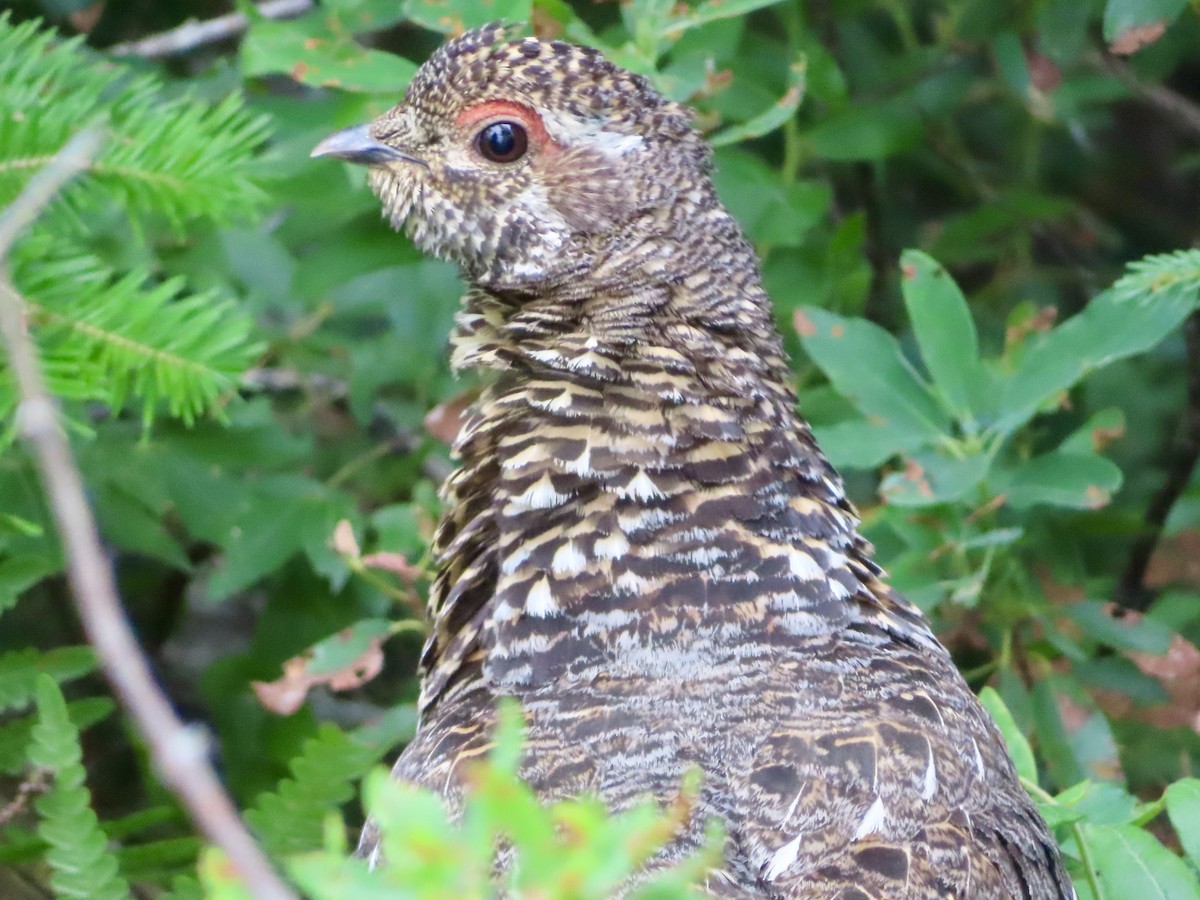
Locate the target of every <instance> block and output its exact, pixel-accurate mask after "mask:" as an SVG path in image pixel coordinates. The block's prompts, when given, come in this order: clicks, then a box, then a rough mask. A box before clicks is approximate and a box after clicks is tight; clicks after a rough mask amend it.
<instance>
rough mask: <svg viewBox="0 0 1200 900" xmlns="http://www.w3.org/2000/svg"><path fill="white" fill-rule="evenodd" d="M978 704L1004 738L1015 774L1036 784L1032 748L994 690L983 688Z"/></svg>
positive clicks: (1035, 764) (1035, 768)
mask: <svg viewBox="0 0 1200 900" xmlns="http://www.w3.org/2000/svg"><path fill="white" fill-rule="evenodd" d="M979 702H980V703H982V704H983V708H984V709H986V710H987V711H988V714H989V715H990V716H991V717H992V720H993V721H994V722H995V723H996V727H997V728H999V729H1000V733H1001V734H1002V735H1003V736H1004V743H1005V745H1006V746H1007V747H1008V755H1009V756H1011V757H1012V760H1013V763H1014V764H1015V765H1016V767H1017V774H1018V775H1020V776H1021V777H1022V778H1024V779H1025V780H1026V781H1028V782H1031V783H1033V784H1037V763H1036V762H1034V759H1033V748H1032V747H1030V746H1029V741H1028V740H1027V739H1026V737H1025V735H1023V734H1022V733H1021V729H1020V728H1019V727H1017V722H1016V720H1015V719H1014V718H1013V716H1012V713H1011V712H1009V711H1008V707H1007V706H1005V705H1004V701H1003V700H1002V699H1001V698H1000V695H999V694H998V693H996V690H995V689H994V688H992V687H985V688H984V689H983V690H982V691H980V692H979Z"/></svg>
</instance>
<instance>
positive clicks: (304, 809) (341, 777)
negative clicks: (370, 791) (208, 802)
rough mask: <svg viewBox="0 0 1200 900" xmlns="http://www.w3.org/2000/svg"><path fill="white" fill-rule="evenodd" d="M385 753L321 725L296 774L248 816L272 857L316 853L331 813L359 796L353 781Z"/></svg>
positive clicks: (262, 799)
mask: <svg viewBox="0 0 1200 900" xmlns="http://www.w3.org/2000/svg"><path fill="white" fill-rule="evenodd" d="M386 749H387V748H381V747H378V746H368V745H366V744H364V743H361V742H359V741H357V740H355V739H354V738H353V737H351V736H349V735H347V734H346V733H345V732H343V731H342V730H341V729H339V728H337V727H336V726H334V725H329V724H326V725H322V726H321V728H320V730H319V731H318V732H317V734H316V736H315V737H313V738H310V739H309V740H307V741H305V743H304V748H303V749H302V750H301V753H300V755H299V756H297V757H296V758H295V759H293V760H292V762H291V765H290V769H291V776H290V777H289V778H286V779H284V780H283V781H281V782H280V783H279V786H278V787H277V788H276V789H275V790H274V791H272V792H270V793H267V794H262V795H260V796H259V797H258V799H257V800H255V802H254V806H253V807H252V808H251V809H249V810H248V811H247V812H246V821H247V822H249V823H250V825H251V827H253V828H254V830H255V831H256V832H257V834H258V836H259V840H261V841H262V842H263V845H264V846H265V847H266V848H267V850H268V851H270V852H271V853H274V854H279V855H284V854H289V853H303V852H305V851H309V850H315V849H317V848H318V847H320V846H321V836H322V823H323V822H324V819H325V815H326V813H328V812H329V811H330V810H334V809H337V808H338V807H339V806H341V805H342V804H343V803H345V802H347V801H348V800H350V799H351V798H352V797H353V796H354V782H355V781H357V780H358V779H359V778H361V777H362V776H363V775H365V774H366V773H367V771H368V770H369V769H370V768H371V767H372V766H373V765H375V763H377V762H378V761H379V757H380V755H381V753H382V752H384V750H386Z"/></svg>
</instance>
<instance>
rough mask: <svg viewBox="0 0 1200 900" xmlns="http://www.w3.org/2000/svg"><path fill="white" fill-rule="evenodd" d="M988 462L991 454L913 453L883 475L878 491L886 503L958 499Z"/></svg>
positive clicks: (977, 481)
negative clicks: (901, 465) (902, 462)
mask: <svg viewBox="0 0 1200 900" xmlns="http://www.w3.org/2000/svg"><path fill="white" fill-rule="evenodd" d="M990 463H991V457H989V456H988V455H987V454H985V453H972V454H969V455H966V456H951V455H950V454H949V453H942V452H938V451H936V450H926V451H922V452H918V453H914V454H913V455H912V456H911V457H910V458H909V459H908V460H906V462H905V465H904V468H902V469H901V470H899V471H897V472H892V473H890V474H889V475H887V476H886V477H885V478H884V479H883V481H882V483H881V484H880V486H879V493H880V495H881V496H883V497H884V498H885V499H886V500H887V501H888V503H895V504H897V505H899V506H932V505H934V504H937V503H948V502H952V501H954V500H960V499H962V498H963V497H965V496H966V495H967V494H968V493H970V492H971V491H972V490H973V489H975V488H976V487H977V486H978V485H979V484H980V483H981V482H982V481H983V479H984V477H985V476H986V475H987V471H988V466H989V465H990Z"/></svg>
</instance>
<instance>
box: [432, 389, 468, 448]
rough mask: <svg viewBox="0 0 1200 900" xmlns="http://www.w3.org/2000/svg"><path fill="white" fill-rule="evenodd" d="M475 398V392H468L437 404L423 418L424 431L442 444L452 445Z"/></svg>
mask: <svg viewBox="0 0 1200 900" xmlns="http://www.w3.org/2000/svg"><path fill="white" fill-rule="evenodd" d="M476 396H477V392H476V391H475V390H468V391H463V392H462V393H461V394H457V395H455V396H453V397H451V398H450V399H449V400H447V401H446V402H444V403H439V404H438V405H437V406H435V407H434V408H433V409H431V410H430V411H429V413H428V414H427V415H426V416H425V430H426V431H428V432H429V434H430V435H432V436H433V437H435V438H437V439H438V440H439V441H441V442H442V443H443V444H453V443H454V441H455V439H456V438H457V437H458V432H459V430H460V429H461V428H462V426H463V424H464V422H465V417H466V412H467V410H468V409H469V408H470V406H471V404H472V403H474V402H475V397H476Z"/></svg>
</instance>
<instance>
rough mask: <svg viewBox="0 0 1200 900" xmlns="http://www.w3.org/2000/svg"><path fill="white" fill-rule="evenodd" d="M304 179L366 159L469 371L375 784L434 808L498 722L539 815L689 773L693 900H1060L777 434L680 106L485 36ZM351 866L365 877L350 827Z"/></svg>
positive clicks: (800, 430) (983, 726) (737, 286)
mask: <svg viewBox="0 0 1200 900" xmlns="http://www.w3.org/2000/svg"><path fill="white" fill-rule="evenodd" d="M313 155H314V156H331V157H337V158H341V159H346V160H349V161H351V162H355V163H361V164H365V165H367V166H369V167H370V172H369V178H370V184H371V187H372V188H373V189H374V191H375V193H376V194H377V195H378V196H379V198H380V200H381V201H382V203H383V207H384V211H385V215H386V216H387V217H388V218H389V219H390V220H391V222H392V224H393V225H394V226H396V227H397V228H399V227H400V226H404V227H405V228H406V230H407V232H408V234H409V235H410V236H411V237H412V239H413V240H414V241H415V242H416V244H417V245H418V246H419V247H421V248H422V249H423V250H425V251H427V252H429V253H432V254H435V255H437V256H440V257H443V258H446V259H450V260H453V261H454V262H455V263H457V264H458V265H459V267H460V268H461V270H462V273H463V276H464V278H465V279H466V281H467V282H468V283H469V285H470V287H469V289H468V291H467V294H466V296H465V298H464V300H463V305H462V309H461V311H460V313H459V315H458V319H457V327H456V329H455V333H454V335H453V338H452V344H453V354H452V361H453V365H454V366H455V367H456V368H457V369H464V368H479V369H484V370H488V371H489V372H490V373H491V377H490V379H489V382H488V387H487V388H486V389H485V391H484V393H483V395H482V397H481V398H480V399H479V401H478V403H477V404H476V405H475V407H474V409H473V412H472V414H471V415H470V417H469V419H468V421H467V422H466V424H465V425H464V427H463V428H462V430H461V433H460V434H459V436H458V439H457V442H456V445H455V451H456V454H457V456H458V457H459V459H460V460H461V467H460V468H459V469H458V470H457V471H455V472H454V474H452V475H451V476H450V477H449V479H448V480H447V481H446V484H445V486H444V489H443V490H444V498H445V508H446V512H445V516H444V518H443V520H442V522H441V525H440V528H439V530H438V532H437V536H436V539H435V552H436V558H437V560H438V574H437V577H436V580H435V582H434V585H433V589H432V596H431V599H430V612H431V616H432V634H431V636H430V638H429V641H428V643H427V645H426V647H425V651H424V656H423V675H424V680H423V687H422V694H421V700H420V704H421V725H420V728H419V730H418V732H417V735H416V737H415V739H414V740H413V741H412V743H411V744H409V746H408V748H407V749H406V750H405V751H404V753H403V755H402V756H401V757H400V759H399V761H398V762H397V763H396V767H395V777H396V778H399V779H404V780H407V781H411V782H416V783H419V784H422V785H426V786H428V787H430V788H432V789H433V790H434V791H437V792H439V793H440V794H442V795H443V796H444V797H445V798H446V800H447V801H448V802H449V803H450V804H451V806H452V807H455V806H456V805H457V804H458V803H459V802H460V800H461V793H460V792H461V790H462V787H461V784H460V781H459V780H458V777H457V776H458V774H459V773H460V771H461V769H460V767H461V766H462V765H463V764H464V763H466V762H469V761H470V760H471V759H472V758H474V757H477V756H478V755H479V754H480V753H481V752H482V751H483V750H484V749H486V747H487V744H488V740H489V735H490V731H491V728H492V723H493V722H494V709H495V705H496V702H497V698H499V697H515V698H518V699H519V700H520V702H521V704H522V706H523V708H524V711H525V715H526V719H527V727H528V732H527V758H526V761H525V763H524V767H523V776H524V777H525V779H526V780H527V781H528V782H529V783H530V784H531V785H532V786H533V788H534V789H535V790H536V791H537V792H538V794H539V795H540V796H541V797H542V798H544V799H545V800H547V801H550V800H555V799H560V798H565V797H570V796H576V795H580V794H584V793H587V792H593V793H595V794H598V795H600V796H601V797H602V798H603V799H604V800H605V802H606V803H607V804H608V805H609V806H610V807H612V808H623V807H626V806H628V805H630V804H632V803H634V802H635V801H637V800H639V799H641V798H643V797H645V796H647V795H649V796H653V797H657V798H660V799H663V800H665V799H668V798H671V797H674V796H675V795H676V794H677V792H678V790H679V785H680V782H681V779H682V777H683V775H684V773H685V772H686V771H687V770H688V769H689V768H691V767H694V766H698V767H699V768H700V769H701V770H702V773H703V785H702V788H701V795H700V799H699V801H698V804H697V807H698V808H697V809H696V812H695V815H694V817H693V821H692V822H691V823H690V824H689V825H688V826H687V828H686V829H685V832H684V833H683V834H681V835H680V836H679V837H678V838H677V839H676V840H675V842H674V843H673V844H671V845H670V846H669V847H668V848H667V850H666V851H665V852H664V853H662V854H661V855H660V857H659V858H658V859H656V860H655V862H654V865H663V864H668V863H669V862H670V860H671V859H672V858H675V857H678V856H680V855H682V854H685V853H688V852H691V851H692V850H693V849H694V848H696V847H698V846H699V845H700V844H701V843H702V842H703V837H704V824H705V822H706V821H707V820H708V819H709V818H710V817H717V818H718V819H720V820H721V821H722V822H723V825H724V829H725V835H726V846H725V856H724V862H723V864H722V866H721V867H720V868H719V869H718V870H716V871H714V872H713V873H711V875H710V877H709V878H708V880H707V883H706V890H707V891H708V892H709V893H710V894H712V895H714V896H721V897H745V898H750V897H776V898H784V897H804V898H846V900H849V898H863V900H865V898H902V897H903V898H927V897H956V898H976V900H980V898H1006V897H1020V898H1036V900H1044V898H1060V897H1061V898H1065V897H1071V896H1072V895H1073V891H1072V888H1071V886H1070V883H1069V881H1068V879H1067V876H1066V874H1065V872H1064V870H1063V867H1062V863H1061V862H1060V860H1059V857H1058V853H1057V850H1056V848H1055V844H1054V841H1053V839H1052V837H1051V835H1050V834H1049V832H1048V831H1047V828H1046V826H1045V824H1044V823H1043V822H1042V821H1041V820H1040V819H1039V817H1038V814H1037V812H1036V811H1035V809H1034V807H1033V805H1032V804H1031V802H1030V800H1029V798H1028V796H1027V795H1026V793H1025V791H1024V789H1023V788H1022V787H1021V785H1020V783H1019V781H1018V779H1017V775H1016V772H1015V770H1014V768H1013V765H1012V762H1011V761H1010V760H1009V758H1008V756H1007V754H1006V752H1005V749H1004V744H1003V742H1002V739H1001V737H1000V735H999V733H998V732H997V730H996V728H995V727H994V726H993V724H992V722H991V721H990V720H989V718H988V715H987V713H986V712H985V711H984V710H983V709H982V708H981V707H980V705H979V703H978V702H977V701H976V699H975V697H974V696H973V695H972V693H971V691H970V690H969V688H968V687H967V685H966V684H965V683H964V681H963V679H962V678H961V677H960V676H959V674H958V672H957V671H956V670H955V667H954V664H953V663H952V661H951V659H950V657H949V655H948V654H947V652H946V650H945V649H944V648H943V647H942V646H941V644H939V643H938V641H937V640H936V638H935V637H934V636H933V634H932V633H931V631H930V628H929V625H928V623H927V622H926V621H925V619H924V618H923V617H922V615H921V613H920V612H919V611H918V610H917V609H916V608H915V607H913V606H912V605H911V604H909V603H908V602H907V601H906V600H904V599H903V598H902V597H900V596H898V595H897V594H896V593H895V592H894V591H892V590H891V589H890V588H889V587H888V586H887V585H886V584H885V583H884V581H883V580H882V577H883V576H882V573H881V571H880V569H879V568H878V567H877V566H876V565H875V563H873V562H872V560H871V548H870V546H869V545H868V544H867V543H866V542H865V541H864V540H863V538H861V537H860V536H859V535H858V533H857V530H856V528H857V519H856V516H855V512H854V509H853V507H852V506H851V505H850V503H849V502H848V501H847V499H846V496H845V493H844V491H843V488H842V483H841V480H840V479H839V477H838V475H837V473H836V472H835V471H834V470H833V469H832V468H831V467H830V464H829V462H828V461H827V460H826V459H825V457H824V456H823V455H822V453H821V451H820V449H819V448H818V447H817V445H816V444H815V442H814V441H813V437H812V433H811V431H810V430H809V427H808V425H807V424H806V423H805V422H804V421H803V420H802V419H800V418H799V417H798V415H797V412H796V398H795V396H794V395H793V393H792V391H791V390H790V388H789V387H788V369H787V364H786V360H785V358H784V354H783V351H782V348H781V343H780V338H779V335H778V333H777V332H776V329H775V327H774V325H773V324H772V318H771V308H770V304H769V301H768V298H767V295H766V294H765V293H764V291H763V287H762V284H761V281H760V277H759V269H758V264H757V261H756V259H755V256H754V252H753V250H752V248H751V246H750V245H749V244H748V243H747V241H746V239H745V238H744V237H743V235H742V232H741V230H740V229H739V228H738V225H737V223H736V222H735V221H734V220H733V218H732V217H731V216H730V215H729V213H728V212H727V211H726V210H725V208H724V207H723V206H722V205H721V203H720V201H719V200H718V199H717V195H716V193H715V192H714V190H713V186H712V183H711V181H710V178H709V172H710V168H711V152H710V149H709V147H708V146H707V145H706V144H705V142H704V141H703V140H702V138H701V137H700V136H699V135H698V134H697V133H696V131H695V130H694V129H693V128H692V126H691V124H690V121H689V114H688V111H687V110H686V109H685V108H684V107H683V106H681V105H679V104H677V103H674V102H671V101H668V100H666V99H664V98H663V97H662V96H660V95H659V94H658V93H656V92H655V91H654V89H653V88H651V86H650V85H649V84H648V82H647V81H646V80H645V79H643V78H641V77H639V76H637V75H633V74H631V73H629V72H626V71H624V70H622V69H620V68H618V67H616V66H614V65H613V64H611V63H610V62H608V61H607V60H605V59H604V58H603V57H602V56H601V55H600V54H598V53H597V52H595V51H594V50H590V49H587V48H584V47H576V46H571V45H569V44H565V43H562V42H559V41H547V40H540V39H537V38H533V37H514V36H513V34H512V31H511V30H510V29H508V28H506V27H504V26H500V25H492V26H488V27H485V28H481V29H478V30H475V31H471V32H469V33H467V34H465V35H463V36H461V37H459V38H457V39H456V40H453V41H451V42H449V43H448V44H446V45H445V46H443V47H442V48H441V49H439V50H438V51H437V52H436V53H435V54H434V55H433V56H432V57H431V58H430V59H429V61H428V62H427V63H425V65H424V66H422V67H421V69H420V70H419V71H418V73H417V75H416V77H415V78H414V79H413V81H412V84H411V86H410V87H409V89H408V92H407V95H406V96H405V98H404V100H403V102H401V103H400V104H399V105H398V106H396V107H395V108H394V109H392V110H391V111H390V112H388V113H386V114H385V115H383V116H381V117H380V118H379V119H377V120H375V121H374V122H372V123H370V124H369V125H365V126H359V127H356V128H350V129H347V130H345V131H341V132H339V133H337V134H335V135H333V136H331V137H330V138H328V139H327V140H326V141H324V142H323V143H321V144H320V145H319V146H318V147H317V148H316V150H314V151H313ZM861 364H862V365H864V366H869V365H871V360H869V359H864V360H861ZM360 852H361V853H363V854H365V855H367V856H371V857H374V856H377V854H376V853H375V838H374V835H373V833H372V830H371V829H370V827H368V829H367V831H366V832H365V833H364V836H363V840H362V844H361V846H360Z"/></svg>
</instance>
